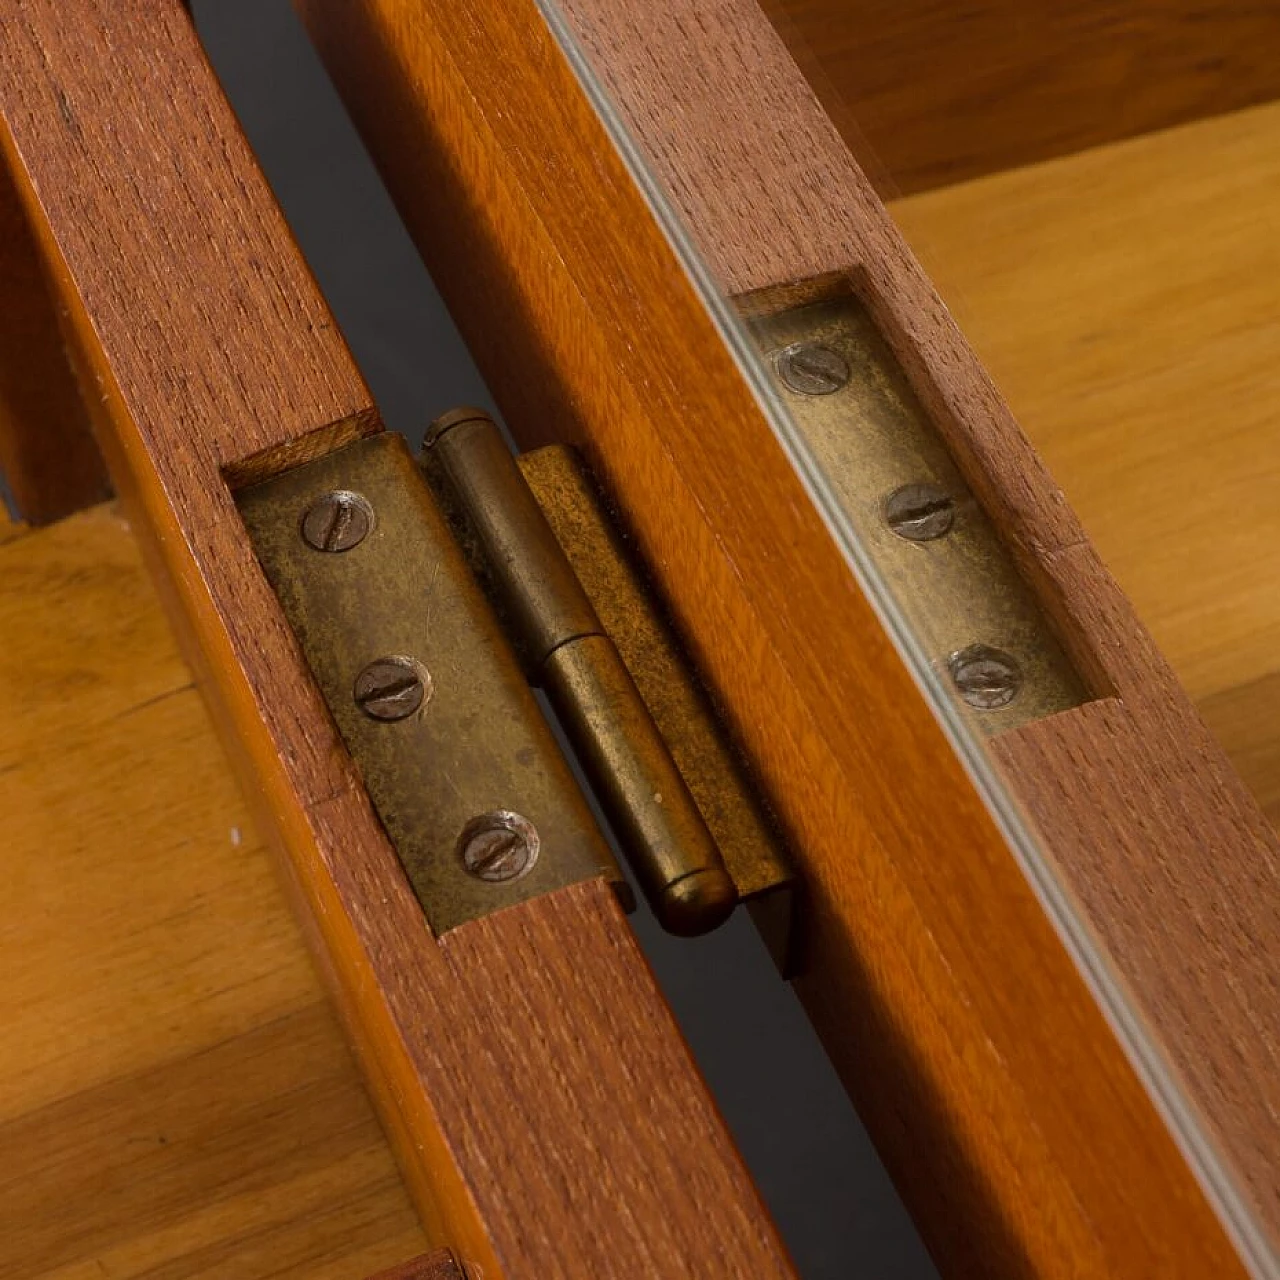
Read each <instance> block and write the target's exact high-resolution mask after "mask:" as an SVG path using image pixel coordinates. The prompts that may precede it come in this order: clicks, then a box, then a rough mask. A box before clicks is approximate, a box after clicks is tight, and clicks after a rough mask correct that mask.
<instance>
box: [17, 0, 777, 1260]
mask: <svg viewBox="0 0 1280 1280" xmlns="http://www.w3.org/2000/svg"><path fill="white" fill-rule="evenodd" d="M0 115H2V117H3V121H4V131H5V132H4V146H5V149H6V153H7V155H8V157H9V159H10V161H11V163H12V164H13V167H14V170H15V172H16V173H17V174H18V175H19V179H20V183H21V190H22V195H23V199H24V202H25V204H26V207H27V208H28V211H29V213H30V214H31V216H32V219H33V224H34V225H35V226H36V227H37V229H38V231H39V235H40V241H41V247H42V251H43V252H44V253H45V254H46V255H47V257H48V259H49V261H50V262H51V264H52V274H53V278H54V280H55V282H56V285H57V287H58V289H59V292H60V296H61V297H62V299H63V300H64V302H65V303H66V304H67V306H68V307H69V310H70V314H71V322H72V325H73V331H74V333H75V335H76V338H77V341H78V344H79V351H80V354H81V358H82V359H83V362H84V365H85V369H86V378H87V379H89V380H90V381H91V382H92V385H94V386H95V388H96V389H97V391H98V393H99V397H100V401H99V402H100V405H101V408H102V413H103V419H102V423H101V425H100V430H101V434H102V438H103V440H104V442H105V444H106V446H107V447H108V461H109V462H110V463H111V464H112V468H113V474H114V475H115V476H116V477H118V480H119V483H120V485H121V489H122V492H124V493H125V494H126V496H127V497H128V498H129V500H130V502H131V504H132V505H131V510H132V513H133V518H134V520H135V521H136V523H137V526H138V528H139V530H140V532H141V533H142V534H143V535H144V536H146V537H147V538H148V539H149V542H148V548H149V550H150V552H151V554H152V556H153V560H154V563H155V564H156V566H157V569H158V571H159V572H160V573H161V576H162V578H163V579H164V581H165V583H166V584H167V586H168V589H169V592H170V602H171V604H172V606H173V608H174V613H175V617H176V618H177V620H178V621H179V622H180V623H181V624H183V626H184V628H185V630H186V634H187V639H188V641H189V643H190V647H191V652H192V653H193V655H195V656H196V658H197V660H198V664H199V665H198V667H197V671H198V677H199V679H200V680H201V681H202V683H203V684H204V686H205V689H206V691H207V692H208V693H209V694H210V696H211V700H212V704H213V707H214V710H215V712H216V713H217V715H218V716H219V717H220V723H221V725H222V727H223V728H224V731H225V732H226V734H227V737H228V741H229V742H230V743H231V744H232V745H233V747H235V748H237V751H236V756H235V761H236V763H237V764H238V766H239V767H240V768H241V770H242V776H243V778H244V780H245V783H246V787H247V789H248V791H249V793H250V794H251V795H252V796H253V797H254V798H255V799H256V800H258V801H259V802H260V804H261V809H262V811H263V813H264V814H268V815H270V817H271V819H272V821H273V825H274V830H275V833H276V834H277V836H278V837H279V839H280V843H281V844H282V846H283V848H284V850H285V852H286V854H287V859H286V861H287V866H288V868H289V870H290V872H291V875H292V879H293V886H294V889H295V892H296V893H297V894H298V896H299V898H300V900H301V902H302V903H303V904H304V907H303V912H302V914H303V917H304V922H305V923H306V924H307V925H308V926H309V929H310V931H311V933H312V935H313V937H314V939H315V940H316V942H317V944H318V945H317V950H318V954H319V956H320V959H321V962H322V964H323V965H324V967H325V968H326V969H327V971H328V972H329V976H330V977H331V978H332V979H333V980H334V985H335V989H336V994H337V996H338V999H339V1003H340V1006H341V1007H342V1009H343V1012H344V1014H345V1016H346V1017H347V1019H348V1022H349V1025H350V1027H351V1030H352V1034H353V1038H354V1040H355V1042H356V1046H357V1049H358V1052H359V1053H360V1054H361V1057H362V1061H363V1063H364V1066H365V1068H366V1071H367V1073H368V1075H369V1078H370V1082H371V1085H372V1088H373V1091H374V1094H375V1098H376V1100H377V1101H378V1103H379V1105H380V1107H381V1109H382V1112H383V1116H384V1118H385V1120H386V1121H387V1123H388V1125H389V1128H390V1130H391V1134H392V1137H393V1140H394V1141H395V1143H396V1146H397V1150H398V1152H399V1154H400V1157H401V1160H402V1162H403V1165H404V1168H405V1171H406V1175H407V1178H408V1181H409V1183H410V1186H411V1189H412V1190H413V1192H414V1193H415V1196H416V1198H417V1201H418V1205H419V1209H420V1211H421V1212H422V1214H423V1217H424V1221H425V1225H426V1228H427V1234H428V1237H429V1238H430V1239H432V1240H433V1242H436V1243H441V1244H444V1243H448V1244H450V1245H451V1246H452V1247H453V1248H454V1249H455V1250H456V1251H457V1253H458V1255H459V1257H460V1260H461V1261H463V1262H465V1263H466V1264H467V1265H468V1266H473V1267H474V1268H475V1269H477V1270H479V1271H483V1273H484V1274H485V1275H486V1276H496V1275H501V1274H510V1275H519V1276H524V1275H556V1274H584V1275H598V1276H633V1275H638V1274H666V1275H680V1274H691V1273H696V1272H697V1271H698V1270H699V1269H700V1268H711V1267H713V1266H715V1267H720V1266H723V1268H724V1269H725V1270H727V1271H728V1272H729V1273H730V1274H741V1275H752V1276H762V1277H763V1276H773V1275H787V1274H790V1267H789V1264H788V1263H787V1261H786V1259H785V1256H784V1254H783V1251H782V1247H781V1245H780V1243H779V1242H778V1239H777V1237H776V1234H775V1233H774V1231H773V1228H772V1226H771V1225H770V1224H769V1223H768V1221H767V1218H766V1216H765V1214H764V1211H763V1209H762V1207H761V1205H760V1203H759V1200H758V1198H757V1196H756V1194H755V1190H754V1188H753V1187H752V1186H751V1184H750V1181H749V1179H748V1178H747V1176H746V1174H745V1172H744V1170H743V1169H742V1166H741V1164H740V1162H739V1160H738V1157H737V1154H736V1152H735V1151H734V1150H733V1148H732V1145H731V1143H730V1142H729V1139H728V1137H727V1136H726V1134H725V1132H724V1129H723V1126H722V1125H721V1123H720V1120H719V1118H718V1116H717V1115H716V1113H715V1110H714V1107H713V1106H712V1104H711V1102H710V1100H709V1098H708V1097H707V1095H706V1091H705V1088H704V1087H703V1085H702V1083H701V1081H700V1079H699V1077H698V1075H697V1072H696V1070H695V1068H694V1066H693V1063H692V1061H691V1059H690V1057H689V1054H688V1051H687V1049H686V1047H685V1045H684V1043H683V1041H682V1040H681V1038H680V1036H679V1033H678V1031H677V1029H676V1027H675V1025H674V1022H673V1020H672V1018H671V1015H670V1012H669V1011H668V1010H667V1008H666V1006H665V1004H664V1003H663V1001H662V999H661V997H660V995H659V994H658V991H657V989H656V986H655V985H654V982H653V978H652V976H651V974H650V973H649V971H648V968H647V966H646V965H645V963H644V961H643V959H642V957H641V955H640V953H639V951H638V949H637V947H636V944H635V942H634V939H633V938H632V935H631V933H630V931H629V929H628V928H627V926H626V922H625V920H624V919H623V917H622V915H621V913H620V910H619V908H618V907H617V904H616V902H615V900H614V898H613V896H612V893H611V891H610V890H609V889H608V888H607V887H606V886H605V885H604V884H603V883H599V882H595V883H588V884H584V885H581V886H578V887H575V888H573V889H569V890H566V891H563V892H561V893H558V894H553V895H549V896H547V897H544V898H542V899H539V900H538V901H536V902H533V903H529V904H527V905H525V906H521V907H518V908H512V909H511V910H509V911H506V912H503V913H501V914H500V915H499V916H496V917H493V918H491V919H489V920H486V921H482V922H478V923H476V924H474V925H471V926H468V927H465V928H462V929H459V930H456V931H455V932H453V933H452V934H450V935H449V936H448V938H447V940H446V941H445V942H444V943H443V945H438V944H437V943H436V942H435V941H434V940H433V939H432V938H431V937H430V935H429V934H428V933H427V931H426V929H425V927H424V922H423V918H422V914H421V911H420V910H419V908H418V906H417V904H416V902H415V900H414V898H413V895H412V893H411V891H410V890H409V888H408V885H407V884H406V882H405V880H404V878H403V876H402V875H401V874H400V870H399V866H398V863H397V862H396V860H395V857H394V854H393V852H392V850H391V849H390V847H389V845H388V844H387V841H386V837H385V835H384V834H383V832H382V830H381V828H380V826H379V825H378V823H377V821H376V819H375V817H374V815H373V813H372V811H371V809H370V806H369V802H368V798H367V796H366V795H365V792H364V790H363V788H362V787H361V786H360V784H359V781H358V778H357V776H356V774H355V772H354V767H353V765H352V763H351V761H350V759H349V757H348V756H347V754H346V753H345V752H344V751H343V750H342V748H341V744H340V742H339V740H338V739H337V736H336V731H335V729H334V727H333V724H332V722H331V720H330V718H329V716H328V714H327V713H326V711H325V709H324V707H323V704H322V703H321V701H320V698H319V695H318V692H317V691H316V689H315V687H314V685H313V683H312V681H311V680H310V679H309V677H308V675H307V674H306V672H305V669H304V667H303V664H302V661H301V658H300V655H299V652H298V648H297V646H296V644H295V642H294V641H293V639H292V637H291V635H290V633H289V631H288V629H287V626H286V624H285V622H284V619H283V617H282V615H281V612H280V609H279V607H278V605H277V604H276V602H275V600H274V598H273V597H272V596H271V594H270V592H269V590H268V588H267V586H266V583H265V581H264V579H263V577H262V574H261V572H260V571H259V569H258V566H257V564H256V562H255V560H254V558H253V555H252V552H251V550H250V548H249V546H248V542H247V539H246V537H245V533H244V529H243V526H242V525H241V524H240V523H239V521H238V519H237V517H236V513H235V509H234V505H233V501H232V496H231V493H230V491H229V489H228V486H227V483H226V482H225V477H226V475H227V474H228V473H230V474H231V475H232V476H233V477H235V478H236V479H238V480H245V479H248V478H252V477H253V476H254V475H256V474H261V467H262V465H269V466H281V465H284V463H285V462H287V461H293V460H297V459H300V458H303V457H306V456H308V455H310V454H312V453H314V452H315V451H317V450H322V449H329V448H332V447H334V446H335V445H336V444H338V443H340V442H341V441H343V440H346V439H349V438H350V437H351V436H352V435H353V434H356V433H360V432H367V431H371V430H375V429H377V420H376V415H375V413H374V411H373V409H372V407H371V405H370V403H369V398H368V393H367V390H366V388H365V387H364V384H363V382H362V381H361V379H360V377H359V374H358V373H357V371H356V370H355V368H354V366H353V364H352V362H351V358H350V355H349V354H348V352H347V350H346V348H345V346H344V345H343V343H342V340H341V338H340V336H339V335H338V333H337V330H336V328H335V326H334V324H333V320H332V317H331V316H330V314H329V312H328V310H327V308H326V307H325V305H324V303H323V301H322V300H321V298H320V297H319V295H318V293H317V291H316V288H315V285H314V283H313V282H312V280H311V278H310V276H309V275H308V274H307V271H306V269H305V267H304V265H303V263H302V261H301V258H300V256H299V255H298V253H297V250H296V248H295V247H294V245H293V244H292V242H291V240H290V238H289V236H288V233H287V230H286V228H285V227H284V224H283V222H282V220H281V217H280V214H279V212H278V210H277V209H276V207H275V205H274V204H273V203H272V201H271V199H270V195H269V192H268V190H267V188H266V184H265V182H264V181H263V179H262V176H261V175H260V173H259V172H258V170H257V169H256V167H255V166H254V164H253V162H252V159H251V157H250V156H249V154H248V151H247V147H246V145H245V143H244V140H243V138H242V136H241V135H240V133H239V131H238V129H237V128H236V126H235V123H234V121H233V119H232V117H231V114H230V111H229V108H228V107H227V105H226V103H225V101H224V100H223V99H222V97H221V95H220V94H219V92H218V90H217V87H216V85H215V83H214V81H213V78H212V75H211V73H210V71H209V69H208V67H207V66H206V64H205V62H204V60H203V58H202V57H201V55H200V52H199V48H198V45H197V42H196V38H195V35H194V33H193V31H192V29H191V27H190V24H189V22H188V20H187V18H186V15H185V14H184V13H183V11H182V8H181V6H180V5H179V4H178V3H176V0H175V3H172V4H169V5H166V6H157V5H155V4H154V3H144V0H136V2H131V3H123V4H122V3H119V2H118V0H80V2H79V3H76V4H74V5H67V4H65V3H58V2H57V0H33V2H31V3H28V4H26V5H24V6H23V7H22V9H21V10H20V11H19V12H18V14H17V15H15V16H14V17H13V18H12V20H11V21H10V23H9V26H8V28H7V30H6V38H5V41H4V42H3V45H2V46H0ZM264 451H266V452H265V454H264ZM264 457H268V458H269V461H268V462H266V463H265V464H264V462H263V459H264ZM254 459H256V460H257V461H256V462H255V463H254V464H253V465H248V464H249V462H250V461H251V460H254ZM690 1188H693V1189H694V1191H695V1192H696V1194H693V1195H691V1194H690Z"/></svg>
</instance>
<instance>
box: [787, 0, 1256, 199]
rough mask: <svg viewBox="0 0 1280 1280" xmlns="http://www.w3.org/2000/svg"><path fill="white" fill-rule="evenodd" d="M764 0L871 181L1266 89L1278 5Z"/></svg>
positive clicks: (934, 183) (1250, 98)
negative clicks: (870, 174) (864, 166)
mask: <svg viewBox="0 0 1280 1280" xmlns="http://www.w3.org/2000/svg"><path fill="white" fill-rule="evenodd" d="M765 8H766V10H767V11H768V12H769V13H770V15H771V17H772V18H773V21H774V22H775V24H776V25H777V27H778V30H779V31H780V32H781V33H782V35H783V37H784V38H785V39H786V41H787V44H788V46H789V48H790V49H791V50H792V52H793V54H794V56H795V57H796V59H797V61H798V62H799V64H800V66H801V67H802V68H803V69H804V71H805V73H806V75H807V76H808V77H809V78H810V80H811V81H812V83H813V85H814V87H815V88H816V90H817V92H818V94H819V96H820V97H822V99H823V101H824V104H825V105H826V106H827V107H828V109H829V110H830V111H831V113H832V117H833V119H835V120H836V122H837V123H838V124H839V125H841V126H842V127H844V128H845V130H846V133H847V136H848V138H849V141H850V143H851V145H852V146H853V148H854V150H855V152H856V153H857V154H858V156H859V159H860V160H862V161H863V163H864V164H869V165H870V167H871V171H872V173H873V175H875V176H876V177H877V182H878V185H880V189H881V191H882V193H892V192H894V191H898V192H915V191H922V190H925V189H928V188H931V187H938V186H942V185H944V184H947V183H954V182H960V181H963V180H965V179H968V178H973V177H976V176H978V175H979V174H984V173H990V172H992V171H994V170H1000V169H1008V168H1012V167H1013V166H1015V165H1024V164H1029V163H1031V162H1033V161H1036V160H1043V159H1047V158H1049V157H1050V156H1060V155H1065V154H1067V153H1069V152H1073V151H1082V150H1084V149H1085V148H1087V147H1094V146H1098V145H1099V144H1101V143H1106V142H1113V141H1116V140H1117V139H1121V138H1130V137H1133V136H1135V135H1137V134H1141V133H1146V132H1149V131H1151V130H1155V129H1165V128H1168V127H1170V126H1171V125H1177V124H1182V123H1184V122H1186V121H1189V120H1194V119H1196V118H1198V117H1200V116H1208V115H1216V114H1219V113H1222V112H1227V111H1235V110H1237V109H1239V108H1241V107H1249V106H1253V105H1254V104H1255V103H1261V102H1267V101H1269V100H1270V99H1272V98H1274V97H1276V96H1277V94H1280V70H1278V69H1277V65H1276V60H1275V57H1274V54H1275V50H1276V48H1277V46H1278V45H1280V10H1278V9H1277V8H1276V6H1275V5H1274V4H1271V3H1268V0H1230V2H1229V3H1222V2H1221V0H1076V3H1074V4H1054V3H1052V0H1032V2H1031V3H1028V0H964V2H963V3H960V4H955V3H945V2H940V0H765ZM877 166H878V167H879V168H880V170H881V171H882V174H883V182H881V181H880V175H876V174H875V171H876V168H877Z"/></svg>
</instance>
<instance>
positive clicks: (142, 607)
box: [0, 508, 426, 1280]
mask: <svg viewBox="0 0 1280 1280" xmlns="http://www.w3.org/2000/svg"><path fill="white" fill-rule="evenodd" d="M0 626H3V629H4V635H5V649H4V656H3V660H0V710H2V711H3V715H2V716H0V805H3V809H4V814H5V822H6V836H5V841H4V846H3V851H2V852H0V868H2V871H3V877H4V883H5V886H6V910H5V911H4V913H3V916H2V917H0V1017H2V1018H3V1020H4V1025H5V1031H6V1034H5V1036H4V1037H3V1039H2V1040H0V1240H2V1241H3V1247H2V1248H0V1276H4V1277H6V1278H9V1277H12V1278H13V1280H46V1278H49V1280H52V1277H55V1276H56V1277H58V1278H59V1280H73V1278H75V1280H79V1278H80V1277H90V1276H102V1275H111V1276H117V1277H122V1276H142V1275H146V1276H149V1277H165V1278H167V1280H179V1278H180V1277H187V1276H196V1275H205V1276H207V1275H234V1276H235V1277H237V1280H267V1278H268V1277H294V1278H295V1280H351V1277H352V1276H361V1275H363V1274H365V1273H367V1272H369V1271H373V1270H375V1269H377V1268H379V1267H382V1266H386V1265H388V1264H389V1263H390V1262H391V1261H392V1260H394V1259H396V1258H397V1257H404V1256H407V1255H409V1254H411V1253H413V1252H415V1251H420V1250H422V1249H423V1248H425V1243H426V1242H425V1240H424V1239H423V1237H422V1234H421V1229H420V1228H419V1226H418V1222H417V1217H416V1214H415V1213H414V1211H413V1208H412V1206H411V1204H410V1203H409V1199H408V1197H407V1195H406V1194H405V1191H404V1187H403V1184H402V1183H401V1181H400V1178H399V1176H398V1175H397V1173H396V1170H395V1165H394V1163H393V1161H392V1157H391V1153H390V1150H389V1149H388V1147H387V1145H386V1140H385V1138H384V1137H383V1135H382V1132H381V1130H380V1128H379V1126H378V1123H377V1120H376V1119H375V1117H374V1114H373V1110H372V1108H371V1106H370V1105H369V1101H368V1098H367V1095H366V1094H365V1091H364V1089H363V1087H362V1086H361V1084H360V1080H359V1076H358V1074H357V1072H356V1069H355V1064H354V1062H353V1061H352V1060H351V1057H350V1054H349V1053H348V1052H347V1050H346V1048H345V1046H344V1044H343V1039H342V1034H341V1031H340V1029H339V1027H338V1025H337V1023H336V1021H335V1019H334V1018H333V1015H332V1014H331V1013H330V1012H329V1010H328V1007H327V1002H325V1001H324V998H323V994H322V992H321V991H320V989H319V986H318V983H317V981H316V978H315V976H314V973H313V971H312V969H311V966H310V965H309V964H308V963H307V959H306V953H305V951H304V949H303V945H302V939H301V937H300V936H299V935H298V932H297V930H296V928H295V927H294V926H293V924H292V923H291V921H290V920H289V917H288V912H287V909H286V904H285V902H284V899H283V897H282V895H281V893H280V890H279V888H278V886H277V885H276V883H275V881H274V877H273V875H272V870H271V867H270V864H269V862H268V858H267V853H266V850H265V848H264V847H263V845H262V843H261V841H259V840H258V839H257V838H256V836H255V834H254V831H253V829H252V826H251V825H250V822H249V816H248V813H247V811H246V807H245V803H244V801H243V800H242V799H241V798H240V796H239V795H238V794H237V791H236V789H235V786H234V783H233V780H232V778H231V776H230V773H229V770H228V769H227V766H226V763H225V760H224V758H223V756H222V754H221V752H220V751H219V749H218V744H217V741H216V739H215V737H214V735H213V730H212V726H211V725H210V724H209V720H208V716H207V714H206V712H205V710H204V708H203V707H202V706H201V703H200V698H199V695H198V694H197V692H196V690H195V688H194V687H193V686H192V683H191V677H190V674H189V673H188V671H187V670H186V668H185V667H184V666H183V664H182V662H181V661H180V659H179V658H178V655H177V653H176V651H175V649H174V645H173V640H172V638H171V636H170V633H169V630H168V628H167V626H166V625H165V621H164V617H163V615H162V613H161V611H160V606H159V601H158V600H157V599H156V597H155V594H154V591H153V590H152V588H151V586H150V584H149V583H148V581H147V578H146V574H145V573H144V571H143V567H142V564H141V561H140V557H139V555H138V550H137V546H136V544H135V542H134V539H133V538H132V537H131V536H130V534H129V531H128V529H127V527H126V526H125V524H124V522H123V520H122V519H121V518H120V517H119V516H118V515H117V514H116V513H115V512H114V511H112V510H110V509H107V508H97V509H94V510H93V511H91V512H87V513H85V514H84V515H82V516H78V517H76V518H74V519H71V520H68V521H65V522H62V523H60V524H56V525H53V526H51V527H49V528H47V529H43V530H41V531H39V532H37V533H32V534H30V535H28V536H25V537H17V538H14V539H11V540H9V541H6V542H5V543H4V545H3V547H2V548H0ZM193 781H195V782H198V785H193Z"/></svg>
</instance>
